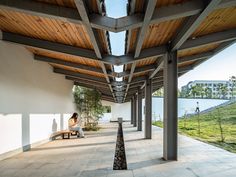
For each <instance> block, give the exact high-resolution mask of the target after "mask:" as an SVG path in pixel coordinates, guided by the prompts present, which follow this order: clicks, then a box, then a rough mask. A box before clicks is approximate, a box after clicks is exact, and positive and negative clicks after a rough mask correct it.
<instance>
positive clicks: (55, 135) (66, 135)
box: [51, 130, 77, 140]
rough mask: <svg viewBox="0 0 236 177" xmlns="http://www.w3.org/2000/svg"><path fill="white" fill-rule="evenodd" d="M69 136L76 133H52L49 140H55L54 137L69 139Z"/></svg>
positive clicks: (65, 131)
mask: <svg viewBox="0 0 236 177" xmlns="http://www.w3.org/2000/svg"><path fill="white" fill-rule="evenodd" d="M71 135H77V132H76V131H72V130H61V131H57V132H55V133H53V134H52V135H51V140H55V139H56V137H58V136H61V137H62V139H70V136H71Z"/></svg>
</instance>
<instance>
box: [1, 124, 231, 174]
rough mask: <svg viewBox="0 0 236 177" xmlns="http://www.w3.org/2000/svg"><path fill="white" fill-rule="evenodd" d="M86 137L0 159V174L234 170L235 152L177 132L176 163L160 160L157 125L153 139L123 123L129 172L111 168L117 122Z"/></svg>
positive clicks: (151, 172)
mask: <svg viewBox="0 0 236 177" xmlns="http://www.w3.org/2000/svg"><path fill="white" fill-rule="evenodd" d="M102 127H103V128H102V129H101V130H100V131H99V132H90V133H87V138H86V139H70V140H56V141H53V142H50V143H47V144H45V145H43V146H39V147H37V148H33V149H32V150H31V151H28V152H24V153H21V154H19V155H17V156H14V157H11V158H9V159H5V160H3V161H0V171H1V173H0V176H1V177H10V176H11V177H12V176H15V177H17V176H19V177H22V176H24V177H27V176H37V177H49V176H51V177H57V176H58V177H59V176H67V177H73V176H81V177H97V176H98V177H102V176H103V177H111V176H116V177H117V176H125V177H133V176H135V177H145V176H147V177H152V176H157V177H159V176H160V177H165V176H171V177H175V176H183V177H185V176H186V177H205V176H207V177H222V176H224V177H229V176H230V177H231V176H235V174H236V168H235V167H236V154H232V153H230V152H227V151H225V150H222V149H219V148H217V147H214V146H211V145H208V144H205V143H202V142H199V141H196V140H193V139H191V138H188V137H185V136H181V135H180V136H179V154H180V156H179V159H178V161H163V160H162V159H161V157H162V156H163V153H162V148H163V144H162V142H163V140H162V137H163V135H162V129H160V128H157V127H153V138H152V139H151V140H147V139H143V133H142V132H137V130H136V128H135V127H133V126H131V125H130V124H129V123H127V124H126V123H125V124H124V139H125V148H126V157H127V164H128V170H124V171H113V170H112V166H113V158H114V151H115V142H116V133H117V123H109V124H103V125H102Z"/></svg>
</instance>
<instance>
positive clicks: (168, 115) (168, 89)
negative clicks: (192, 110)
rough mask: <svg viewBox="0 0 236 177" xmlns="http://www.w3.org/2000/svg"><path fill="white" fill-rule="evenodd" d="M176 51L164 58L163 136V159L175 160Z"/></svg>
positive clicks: (176, 115) (176, 120)
mask: <svg viewBox="0 0 236 177" xmlns="http://www.w3.org/2000/svg"><path fill="white" fill-rule="evenodd" d="M177 63H178V62H177V51H173V52H170V53H166V54H165V56H164V134H163V136H164V137H163V140H164V142H163V146H164V147H163V157H164V159H165V160H177V128H178V111H177V106H178V97H177V91H178V67H177Z"/></svg>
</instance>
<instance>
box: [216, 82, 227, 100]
mask: <svg viewBox="0 0 236 177" xmlns="http://www.w3.org/2000/svg"><path fill="white" fill-rule="evenodd" d="M217 91H218V98H226V95H227V93H228V87H227V86H226V85H223V84H218V85H217Z"/></svg>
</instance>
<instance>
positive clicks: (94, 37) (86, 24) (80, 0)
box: [75, 0, 115, 99]
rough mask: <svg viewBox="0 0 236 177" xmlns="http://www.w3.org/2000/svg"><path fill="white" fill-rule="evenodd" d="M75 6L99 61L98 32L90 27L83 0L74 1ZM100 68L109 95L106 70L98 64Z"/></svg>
mask: <svg viewBox="0 0 236 177" xmlns="http://www.w3.org/2000/svg"><path fill="white" fill-rule="evenodd" d="M75 5H76V7H77V9H78V12H79V14H80V17H81V19H82V21H83V22H84V23H83V25H84V27H85V29H86V31H87V33H88V35H89V37H90V40H91V43H92V44H93V48H94V50H95V53H96V56H97V57H98V58H99V59H102V54H101V46H100V43H99V40H98V32H97V31H96V30H95V29H93V28H92V27H91V24H90V21H89V17H88V12H87V11H88V10H87V8H86V6H85V2H84V1H83V0H75ZM100 66H101V68H102V70H103V73H104V76H105V78H106V81H107V83H108V85H109V87H110V90H111V93H113V90H112V87H111V85H110V79H109V77H108V75H107V70H106V68H105V65H104V63H102V62H100ZM114 99H115V98H114Z"/></svg>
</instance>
